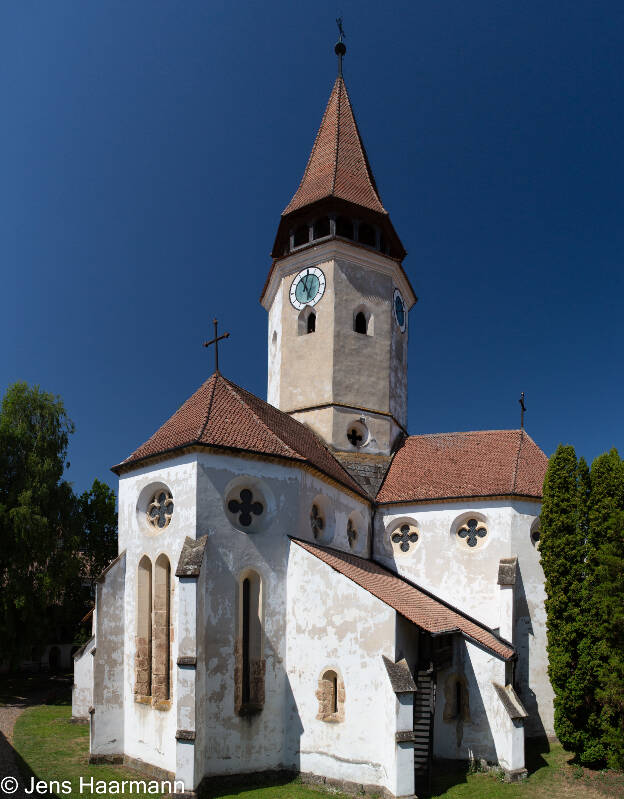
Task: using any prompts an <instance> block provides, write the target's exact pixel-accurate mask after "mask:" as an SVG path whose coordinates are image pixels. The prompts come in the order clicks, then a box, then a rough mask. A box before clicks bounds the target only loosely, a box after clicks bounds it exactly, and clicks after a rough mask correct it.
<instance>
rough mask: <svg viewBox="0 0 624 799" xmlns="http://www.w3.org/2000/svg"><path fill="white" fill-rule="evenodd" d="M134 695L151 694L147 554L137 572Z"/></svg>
mask: <svg viewBox="0 0 624 799" xmlns="http://www.w3.org/2000/svg"><path fill="white" fill-rule="evenodd" d="M135 649H136V654H135V665H134V695H135V697H136V698H137V699H141V698H144V697H149V696H151V694H152V562H151V561H150V559H149V558H148V557H147V555H146V556H145V557H143V558H141V560H140V561H139V568H138V573H137V628H136V639H135Z"/></svg>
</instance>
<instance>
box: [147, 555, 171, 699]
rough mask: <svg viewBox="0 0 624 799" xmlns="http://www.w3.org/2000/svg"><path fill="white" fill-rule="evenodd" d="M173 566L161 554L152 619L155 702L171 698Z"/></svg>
mask: <svg viewBox="0 0 624 799" xmlns="http://www.w3.org/2000/svg"><path fill="white" fill-rule="evenodd" d="M170 611H171V566H170V564H169V558H168V557H167V556H166V555H159V556H158V559H157V560H156V564H155V567H154V612H153V616H152V640H153V642H154V656H153V658H152V696H153V699H154V702H155V703H156V702H164V701H167V700H168V699H170V698H171V691H170V681H171V678H170V668H171V654H170V647H171V612H170Z"/></svg>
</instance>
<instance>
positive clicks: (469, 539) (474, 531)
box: [457, 519, 487, 547]
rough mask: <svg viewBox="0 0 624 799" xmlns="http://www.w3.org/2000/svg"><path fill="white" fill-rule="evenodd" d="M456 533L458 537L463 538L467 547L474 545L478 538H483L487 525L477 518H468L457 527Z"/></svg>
mask: <svg viewBox="0 0 624 799" xmlns="http://www.w3.org/2000/svg"><path fill="white" fill-rule="evenodd" d="M457 535H458V536H459V537H460V538H465V539H466V543H467V544H468V546H469V547H476V546H477V544H478V542H479V538H485V536H486V535H487V527H486V526H485V525H484V524H483V522H479V521H477V519H468V521H467V522H466V524H463V525H462V526H461V527H460V528H459V530H458V531H457Z"/></svg>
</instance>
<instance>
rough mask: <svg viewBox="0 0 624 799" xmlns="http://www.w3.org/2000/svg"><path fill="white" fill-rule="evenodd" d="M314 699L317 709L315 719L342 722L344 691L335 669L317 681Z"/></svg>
mask: <svg viewBox="0 0 624 799" xmlns="http://www.w3.org/2000/svg"><path fill="white" fill-rule="evenodd" d="M316 698H317V699H318V702H319V709H318V713H317V715H316V718H317V719H319V720H320V721H333V722H336V721H344V702H345V690H344V685H343V682H342V680H341V679H340V676H339V674H338V672H337V671H336V670H335V669H328V670H327V671H325V672H323V674H321V678H320V679H319V681H318V689H317V691H316Z"/></svg>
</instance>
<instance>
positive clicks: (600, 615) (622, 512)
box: [582, 449, 624, 768]
mask: <svg viewBox="0 0 624 799" xmlns="http://www.w3.org/2000/svg"><path fill="white" fill-rule="evenodd" d="M591 486H592V491H591V502H590V512H589V538H588V561H587V563H588V578H589V579H588V580H587V581H586V582H585V584H584V592H585V601H586V603H587V607H588V609H589V610H588V616H589V618H590V624H589V625H588V641H589V642H590V643H589V644H588V645H587V646H586V648H585V650H584V652H583V658H582V665H583V667H584V668H585V669H586V671H587V672H588V680H589V679H592V680H594V685H595V699H594V702H593V707H592V711H593V712H592V715H591V717H590V722H591V728H590V730H589V732H590V733H591V734H592V735H593V736H595V737H596V738H598V737H599V739H600V743H599V744H597V743H595V742H594V743H593V746H592V747H591V748H588V751H587V752H586V753H585V754H586V755H587V756H588V757H587V762H591V757H592V756H594V757H595V759H596V760H598V759H603V758H604V759H606V761H607V763H608V765H609V766H611V767H612V768H623V767H624V556H623V552H622V548H623V544H624V463H623V462H622V460H621V458H620V457H619V455H618V453H617V450H615V449H612V450H611V452H608V453H605V454H604V455H600V456H599V457H598V458H596V460H595V461H594V463H593V464H592V472H591Z"/></svg>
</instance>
